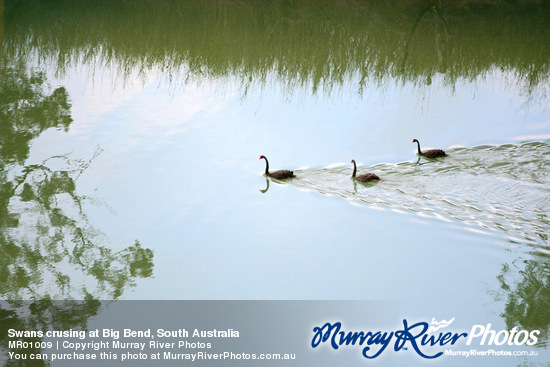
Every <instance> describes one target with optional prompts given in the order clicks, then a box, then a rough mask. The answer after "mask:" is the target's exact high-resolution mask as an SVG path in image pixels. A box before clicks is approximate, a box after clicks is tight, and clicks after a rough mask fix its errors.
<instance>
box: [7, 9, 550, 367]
mask: <svg viewBox="0 0 550 367" xmlns="http://www.w3.org/2000/svg"><path fill="white" fill-rule="evenodd" d="M548 14H549V9H548V4H547V3H546V2H542V3H537V2H521V3H519V2H517V3H516V2H511V3H510V2H506V3H502V4H500V3H494V2H491V3H489V2H475V3H474V2H463V3H461V4H447V3H446V2H441V3H440V2H424V1H415V2H409V3H407V4H401V3H389V4H388V3H386V2H382V1H380V2H355V3H338V4H333V3H331V2H327V3H322V4H318V3H317V2H310V1H297V2H273V3H265V2H262V3H256V2H249V1H244V0H243V1H232V2H217V1H212V2H206V3H203V2H163V1H160V2H155V3H154V4H153V3H150V2H141V1H138V2H134V3H132V6H130V5H129V4H126V3H111V2H102V1H99V2H71V1H60V2H56V1H54V2H35V3H33V4H31V5H27V4H25V3H23V2H18V1H15V2H11V1H9V2H5V4H4V13H3V18H2V23H1V28H0V29H1V33H0V35H1V40H2V56H1V65H0V73H1V75H2V77H1V78H0V80H1V82H0V94H1V99H0V101H1V102H0V118H1V121H0V123H1V129H2V135H1V138H0V139H1V140H0V183H1V192H0V197H1V200H0V209H1V211H0V226H1V230H0V247H1V251H2V253H3V254H5V255H4V256H2V259H1V260H0V276H1V278H2V282H1V286H0V292H1V297H2V298H3V299H9V300H20V299H31V300H45V299H84V298H86V299H323V300H325V299H353V300H398V301H402V302H406V303H407V304H408V305H410V310H411V313H415V314H422V313H424V312H425V313H426V315H427V317H432V315H433V314H434V313H435V314H437V315H438V316H440V317H441V318H442V319H444V318H447V319H448V318H451V317H457V318H461V319H462V320H465V322H467V321H471V322H472V323H479V322H483V323H487V322H491V323H493V325H495V328H498V327H500V328H505V327H507V328H512V327H513V326H518V327H522V328H531V329H533V328H536V329H540V330H543V335H544V337H543V339H544V342H543V343H541V345H540V346H539V347H538V348H537V349H538V350H539V351H540V352H541V353H548V348H547V345H548V344H547V334H548V327H549V325H550V319H549V318H548V312H547V311H546V310H547V309H548V307H547V306H548V305H549V304H550V287H549V280H550V265H549V264H550V262H549V259H550V257H549V256H550V242H549V238H548V233H549V229H550V225H549V218H548V213H549V211H548V208H549V207H550V205H549V204H550V177H549V173H548V172H550V170H549V169H550V112H549V109H548V85H549V83H548V78H549V70H550V69H549V62H548V61H549V60H550V55H549V53H550V47H549V46H550V44H549V42H550V34H549V30H550V24H548V22H549V19H550V17H548V16H547V15H548ZM413 138H417V139H419V140H420V142H421V143H422V146H423V148H424V149H428V148H441V149H445V150H446V151H447V153H448V154H449V156H448V157H445V158H442V159H435V160H430V159H426V158H422V157H419V156H417V154H416V145H415V144H411V141H412V139H413ZM262 154H263V155H266V156H267V157H268V158H269V160H270V165H271V167H272V168H273V169H293V170H294V171H295V173H296V175H297V176H298V177H297V178H296V179H294V180H291V181H277V180H272V179H270V178H266V177H265V176H263V170H264V162H263V161H259V160H258V157H259V156H260V155H262ZM351 159H355V160H356V161H357V162H358V163H359V166H358V171H359V173H364V172H373V173H376V174H377V175H379V176H380V177H381V178H382V179H383V182H379V183H374V184H362V183H358V182H354V181H353V180H352V179H351V178H350V175H351V169H352V166H351V164H350V163H349V162H350V160H351ZM430 310H431V311H433V312H430ZM88 311H89V312H92V313H93V310H87V311H85V312H84V311H82V314H83V315H88V314H89V312H88ZM480 320H481V321H480ZM518 363H520V362H518Z"/></svg>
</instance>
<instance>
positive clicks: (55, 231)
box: [0, 64, 153, 365]
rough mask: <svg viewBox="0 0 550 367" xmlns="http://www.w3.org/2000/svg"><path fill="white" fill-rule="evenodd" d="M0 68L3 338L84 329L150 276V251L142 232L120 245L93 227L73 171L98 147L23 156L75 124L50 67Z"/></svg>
mask: <svg viewBox="0 0 550 367" xmlns="http://www.w3.org/2000/svg"><path fill="white" fill-rule="evenodd" d="M0 76H1V77H0V253H1V254H2V256H1V257H0V279H1V281H0V298H2V299H4V300H6V301H2V307H0V325H1V326H0V328H1V329H2V332H1V333H0V335H1V336H0V345H1V346H2V347H1V348H6V347H7V330H8V329H12V328H13V329H16V330H43V329H50V328H54V329H57V330H66V329H70V328H77V329H80V328H82V329H83V328H85V327H86V324H87V320H88V318H89V317H90V316H93V315H96V314H97V312H98V310H99V307H100V303H99V302H98V301H97V300H98V299H118V298H119V297H120V296H122V294H123V292H124V290H125V289H127V288H129V287H132V286H135V284H136V279H137V278H145V277H150V276H151V275H152V272H153V252H152V251H151V250H150V249H147V248H144V247H142V245H141V244H140V243H139V241H136V242H135V243H134V244H133V245H131V246H128V247H126V248H125V249H123V250H121V251H114V250H113V249H111V248H109V247H108V245H107V244H106V243H105V242H107V241H106V240H105V239H104V238H103V237H102V236H101V233H99V231H97V230H96V229H94V228H92V227H91V226H90V224H89V222H88V219H87V217H86V213H85V211H84V208H83V204H84V201H85V200H86V198H85V197H83V196H81V195H79V194H78V192H77V190H76V180H77V179H78V177H79V176H80V175H81V174H82V173H83V172H84V171H85V170H86V169H87V168H88V166H89V165H90V164H91V163H92V161H93V159H94V158H95V157H96V156H97V155H99V154H101V149H99V148H98V149H97V150H96V152H95V153H94V155H93V156H92V157H91V158H89V159H85V160H82V159H71V158H70V157H69V155H68V154H67V155H62V156H53V157H50V158H48V159H46V160H44V161H43V162H42V163H40V164H26V163H25V161H26V159H27V158H28V155H29V149H30V145H31V142H32V140H33V139H35V138H37V137H38V136H39V135H40V134H41V133H42V132H43V131H45V130H46V129H49V128H57V129H63V130H67V129H68V127H69V125H70V124H71V122H72V118H71V115H70V108H71V105H70V103H69V97H68V93H67V91H66V90H65V89H64V88H63V87H60V88H57V89H55V90H54V91H53V92H51V93H49V94H48V92H47V90H48V86H47V83H46V82H45V80H44V77H43V75H42V74H41V73H38V72H33V71H30V72H29V71H27V70H26V68H25V67H24V66H23V65H21V64H20V65H17V66H15V67H13V66H4V67H2V68H0ZM54 167H55V168H54ZM59 167H62V168H59ZM22 300H30V301H22ZM54 300H84V301H78V302H76V301H74V302H60V301H54ZM29 340H32V339H29ZM12 351H14V350H12ZM4 352H5V350H3V351H2V354H3V355H6V353H4ZM16 352H17V351H16ZM26 352H33V353H40V350H32V351H31V350H26ZM35 362H36V364H35V365H47V363H48V362H44V361H35ZM6 363H7V365H28V361H27V364H25V361H15V360H9V361H6Z"/></svg>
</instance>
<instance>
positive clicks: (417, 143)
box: [416, 140, 422, 154]
mask: <svg viewBox="0 0 550 367" xmlns="http://www.w3.org/2000/svg"><path fill="white" fill-rule="evenodd" d="M416 145H417V146H418V154H422V152H421V151H420V142H419V141H418V140H417V141H416Z"/></svg>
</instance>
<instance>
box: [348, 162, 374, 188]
mask: <svg viewBox="0 0 550 367" xmlns="http://www.w3.org/2000/svg"><path fill="white" fill-rule="evenodd" d="M351 163H353V174H352V175H351V177H352V178H354V179H356V180H357V181H361V182H369V181H380V177H378V176H376V175H375V174H374V173H363V174H362V175H359V176H357V177H355V174H356V173H357V166H356V165H355V160H354V159H352V160H351Z"/></svg>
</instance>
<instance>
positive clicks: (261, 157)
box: [258, 155, 267, 160]
mask: <svg viewBox="0 0 550 367" xmlns="http://www.w3.org/2000/svg"><path fill="white" fill-rule="evenodd" d="M260 159H267V158H266V157H265V156H263V155H261V156H260V158H258V160H260Z"/></svg>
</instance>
